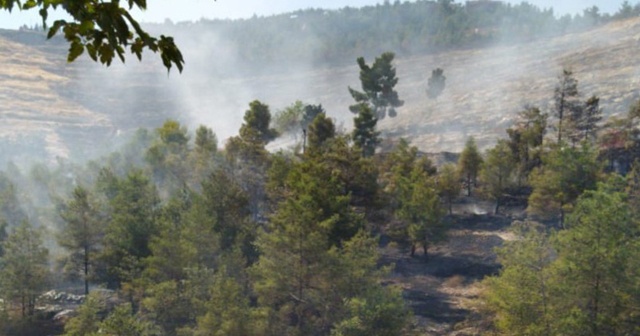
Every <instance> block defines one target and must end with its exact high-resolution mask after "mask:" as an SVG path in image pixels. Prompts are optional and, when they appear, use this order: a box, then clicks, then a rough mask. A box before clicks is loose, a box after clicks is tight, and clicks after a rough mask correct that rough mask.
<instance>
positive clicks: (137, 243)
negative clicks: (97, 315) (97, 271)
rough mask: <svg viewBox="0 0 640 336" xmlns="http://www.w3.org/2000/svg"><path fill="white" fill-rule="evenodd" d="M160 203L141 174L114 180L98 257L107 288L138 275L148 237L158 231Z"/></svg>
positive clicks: (148, 253)
mask: <svg viewBox="0 0 640 336" xmlns="http://www.w3.org/2000/svg"><path fill="white" fill-rule="evenodd" d="M159 202H160V201H159V198H158V194H157V191H156V188H155V186H154V185H152V184H151V182H150V181H149V179H148V178H147V177H146V176H145V175H144V174H143V173H142V171H132V172H130V173H129V174H128V175H127V177H126V178H123V179H118V180H117V192H116V194H115V196H114V198H113V199H111V200H110V207H111V218H110V220H109V222H108V224H107V227H106V229H105V241H104V250H103V253H102V254H101V256H100V259H101V264H102V265H101V266H102V267H103V269H102V270H101V271H102V277H103V280H105V281H106V282H107V285H108V286H109V287H112V288H113V287H115V288H118V287H119V286H120V285H121V283H122V282H128V281H131V280H133V279H134V278H136V277H138V276H139V275H140V272H141V271H142V268H143V267H142V266H143V264H142V260H143V259H144V258H146V257H148V256H149V255H151V249H150V245H149V243H150V241H151V238H152V237H153V236H154V235H155V234H157V232H158V222H157V218H158V214H159V213H158V211H159V209H160V208H159Z"/></svg>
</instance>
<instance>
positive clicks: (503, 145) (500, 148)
mask: <svg viewBox="0 0 640 336" xmlns="http://www.w3.org/2000/svg"><path fill="white" fill-rule="evenodd" d="M511 155H512V152H511V149H510V148H509V145H508V144H507V142H506V141H504V140H498V143H497V144H496V146H495V147H493V148H492V149H490V150H488V151H487V155H486V159H485V161H484V165H483V166H482V170H481V172H480V179H481V180H482V191H483V194H484V195H485V196H486V197H488V198H489V199H491V200H493V201H495V202H496V204H495V209H494V214H496V215H497V214H498V210H499V208H500V202H501V200H502V199H503V198H504V196H505V195H504V194H505V192H506V191H507V190H508V189H509V187H511V186H512V185H513V179H512V177H513V172H514V160H513V158H512V156H511Z"/></svg>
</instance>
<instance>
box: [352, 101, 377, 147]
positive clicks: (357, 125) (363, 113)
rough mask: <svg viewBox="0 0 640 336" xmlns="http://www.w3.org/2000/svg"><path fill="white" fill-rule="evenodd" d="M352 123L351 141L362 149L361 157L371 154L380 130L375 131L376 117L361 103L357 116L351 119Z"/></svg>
mask: <svg viewBox="0 0 640 336" xmlns="http://www.w3.org/2000/svg"><path fill="white" fill-rule="evenodd" d="M353 123H354V129H353V134H352V138H353V142H354V143H355V145H356V146H358V147H359V148H360V149H362V156H363V157H371V156H373V154H375V152H376V147H378V145H379V144H380V138H379V136H380V132H378V131H376V125H377V124H378V118H377V117H375V116H374V115H373V112H372V110H371V109H370V108H369V107H367V106H366V105H364V104H361V105H360V110H359V112H358V116H357V117H355V118H354V119H353Z"/></svg>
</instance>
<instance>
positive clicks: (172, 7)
mask: <svg viewBox="0 0 640 336" xmlns="http://www.w3.org/2000/svg"><path fill="white" fill-rule="evenodd" d="M403 1H405V0H403ZM461 1H462V0H456V2H461ZM382 2H383V0H322V1H318V0H315V1H314V0H217V1H214V0H151V1H148V4H147V7H148V9H147V11H145V12H143V13H140V12H137V13H136V14H137V16H134V17H136V18H139V21H141V22H164V21H165V20H166V19H170V20H171V21H173V22H182V21H196V20H199V19H201V18H209V19H212V18H219V19H225V18H229V19H238V18H249V17H251V16H253V15H254V14H255V15H258V16H267V15H272V14H279V13H285V12H291V11H295V10H298V9H306V8H327V9H336V8H341V7H345V6H350V7H362V6H366V5H375V4H377V3H382ZM391 2H393V1H391ZM505 2H510V3H520V2H522V1H521V0H506V1H505ZM528 2H529V3H531V4H534V5H536V6H539V7H542V8H553V9H554V12H555V13H556V14H560V15H564V14H567V13H568V14H575V13H578V12H582V10H583V9H585V8H587V7H591V6H594V5H595V6H598V7H599V8H600V11H601V12H605V13H607V12H608V13H611V12H615V11H617V10H618V9H619V8H620V6H621V4H622V2H623V0H529V1H528ZM629 2H630V3H631V4H636V3H637V2H638V0H631V1H629ZM53 18H55V17H53ZM40 22H41V21H40V18H39V16H38V14H37V10H30V11H28V12H19V11H14V12H13V13H8V12H6V11H2V12H0V28H5V29H17V28H18V27H20V26H22V25H24V24H26V25H28V26H33V25H35V24H38V23H40Z"/></svg>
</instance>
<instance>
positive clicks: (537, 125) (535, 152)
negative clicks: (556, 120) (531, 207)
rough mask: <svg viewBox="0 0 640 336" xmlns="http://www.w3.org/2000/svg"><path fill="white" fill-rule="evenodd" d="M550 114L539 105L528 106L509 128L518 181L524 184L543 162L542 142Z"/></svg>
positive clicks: (510, 145)
mask: <svg viewBox="0 0 640 336" xmlns="http://www.w3.org/2000/svg"><path fill="white" fill-rule="evenodd" d="M547 119H548V115H547V114H545V113H542V112H541V111H540V109H539V108H537V107H527V108H525V110H524V111H522V112H520V113H519V114H518V121H517V122H516V125H515V126H514V127H512V128H509V129H507V134H508V135H509V147H510V148H511V156H512V158H513V161H514V163H515V165H516V170H517V182H518V185H519V186H522V185H523V183H524V182H525V181H527V179H528V178H529V174H530V173H531V171H532V170H533V169H534V168H536V167H538V166H539V165H540V164H541V163H542V158H541V155H542V142H543V140H544V136H545V134H546V130H547Z"/></svg>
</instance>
